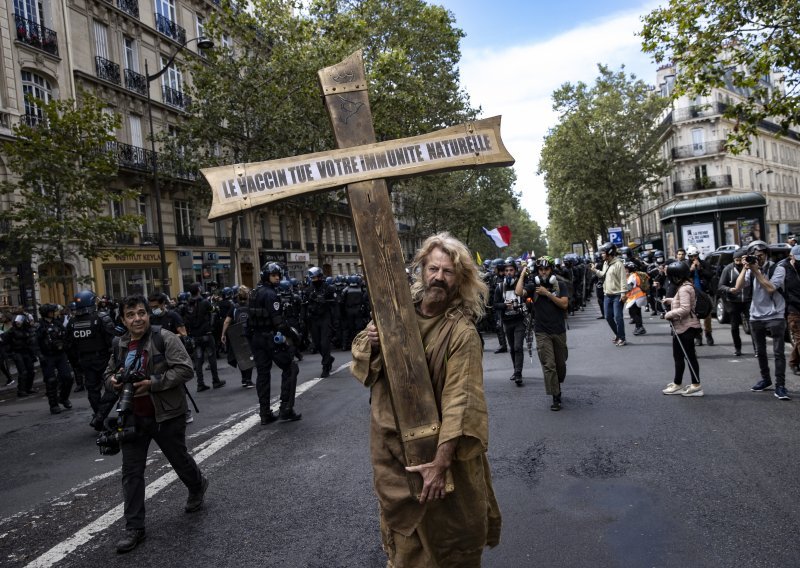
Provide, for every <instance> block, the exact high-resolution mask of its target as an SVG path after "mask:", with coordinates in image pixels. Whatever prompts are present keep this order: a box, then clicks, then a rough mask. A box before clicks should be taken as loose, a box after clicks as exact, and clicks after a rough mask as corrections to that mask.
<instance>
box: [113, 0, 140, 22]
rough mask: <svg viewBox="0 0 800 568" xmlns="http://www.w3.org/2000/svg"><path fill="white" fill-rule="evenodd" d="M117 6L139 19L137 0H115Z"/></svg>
mask: <svg viewBox="0 0 800 568" xmlns="http://www.w3.org/2000/svg"><path fill="white" fill-rule="evenodd" d="M117 7H118V8H119V9H120V10H122V11H123V12H125V13H126V14H128V15H130V16H133V17H134V18H136V19H137V20H138V19H139V2H138V0H117Z"/></svg>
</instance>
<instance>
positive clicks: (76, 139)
mask: <svg viewBox="0 0 800 568" xmlns="http://www.w3.org/2000/svg"><path fill="white" fill-rule="evenodd" d="M28 101H29V103H30V104H34V105H36V106H37V107H38V108H39V109H40V110H41V120H38V121H36V122H35V123H34V122H32V121H30V124H29V123H27V122H26V121H22V122H20V123H19V125H17V126H15V127H14V129H13V132H14V136H15V139H14V140H13V141H11V142H6V143H5V144H4V145H3V154H4V155H5V156H6V159H7V165H8V168H9V170H10V171H11V174H12V175H11V176H10V177H9V179H7V180H5V181H3V182H2V183H0V195H4V196H8V197H11V199H10V200H9V205H8V208H7V209H6V210H4V211H2V212H0V222H2V223H3V224H4V226H5V227H7V229H8V232H7V239H8V241H9V242H10V243H14V244H16V245H17V246H15V247H9V248H6V249H4V250H3V251H2V252H0V254H1V255H2V256H1V257H0V259H2V260H0V261H2V262H3V263H4V264H5V263H8V264H12V263H16V262H20V261H22V260H26V259H31V258H32V259H34V260H35V261H36V262H37V263H38V265H39V266H43V265H49V266H59V267H62V268H63V270H62V271H61V272H60V273H59V274H52V273H48V274H41V280H42V282H43V283H45V284H56V283H59V284H61V285H62V286H63V289H64V294H65V297H64V302H65V303H67V302H69V298H68V297H66V293H67V278H68V273H67V272H66V270H67V264H68V263H75V264H77V262H78V261H79V260H80V259H87V260H89V261H91V260H93V259H95V258H98V257H101V258H107V257H108V256H110V255H111V254H112V253H114V252H119V250H120V249H115V248H114V247H113V246H112V247H109V246H108V244H109V243H116V242H118V241H119V239H118V238H117V236H118V235H120V234H125V233H130V232H133V231H135V230H136V229H137V227H138V226H139V225H140V224H141V222H142V220H141V218H140V217H137V216H131V215H120V216H114V215H112V214H110V213H109V212H108V211H107V207H108V205H109V203H120V202H122V201H124V200H126V199H133V198H135V196H136V194H137V192H136V191H135V190H124V191H123V190H115V189H113V188H112V182H113V181H114V179H115V178H116V175H117V157H116V155H115V154H114V153H113V152H112V151H110V149H111V148H112V147H113V144H114V143H115V136H114V129H115V128H118V127H119V117H118V116H116V115H110V114H106V113H104V112H103V107H104V105H103V103H102V102H100V101H98V100H97V99H95V98H94V97H92V96H89V95H85V96H84V97H83V100H82V101H81V103H80V104H79V105H76V102H75V101H74V100H53V101H50V102H48V103H45V102H44V101H42V100H39V99H34V98H29V99H28ZM90 280H91V277H89V276H86V277H84V280H83V282H84V283H88V281H90Z"/></svg>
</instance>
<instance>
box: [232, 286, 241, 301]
mask: <svg viewBox="0 0 800 568" xmlns="http://www.w3.org/2000/svg"><path fill="white" fill-rule="evenodd" d="M231 296H233V297H234V298H235V297H237V296H239V285H238V284H234V285H233V286H231Z"/></svg>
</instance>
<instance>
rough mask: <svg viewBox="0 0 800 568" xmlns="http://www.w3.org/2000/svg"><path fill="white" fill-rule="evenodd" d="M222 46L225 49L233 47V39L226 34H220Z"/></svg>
mask: <svg viewBox="0 0 800 568" xmlns="http://www.w3.org/2000/svg"><path fill="white" fill-rule="evenodd" d="M222 47H223V48H225V49H233V40H232V39H231V36H229V35H228V34H222Z"/></svg>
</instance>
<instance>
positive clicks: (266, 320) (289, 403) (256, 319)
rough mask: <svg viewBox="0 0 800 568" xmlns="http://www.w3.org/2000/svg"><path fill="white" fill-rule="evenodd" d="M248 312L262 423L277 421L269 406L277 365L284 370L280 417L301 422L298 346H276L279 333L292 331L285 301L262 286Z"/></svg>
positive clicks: (273, 289)
mask: <svg viewBox="0 0 800 568" xmlns="http://www.w3.org/2000/svg"><path fill="white" fill-rule="evenodd" d="M248 311H249V315H248V318H247V336H248V339H249V341H250V349H251V350H252V352H253V358H254V359H255V364H256V372H257V378H256V393H257V394H258V405H259V413H260V415H261V423H262V424H268V423H270V422H273V421H274V420H275V419H276V417H275V415H274V414H273V413H272V410H271V409H270V405H269V399H270V381H271V375H270V369H271V368H272V363H273V362H275V364H276V365H277V366H278V367H279V368H280V369H281V405H280V414H279V418H281V419H282V420H299V419H300V414H297V413H295V411H294V397H295V392H296V390H297V374H298V373H299V371H300V369H299V367H298V366H297V363H296V362H295V361H294V353H293V350H294V347H293V346H292V345H290V344H288V343H282V344H276V343H275V335H276V333H277V332H280V333H281V334H282V335H283V336H284V337H285V335H286V333H285V332H286V331H288V326H287V325H286V322H285V320H284V318H283V313H282V311H281V301H280V298H279V297H278V293H277V291H276V290H275V288H274V287H273V286H272V285H270V284H263V283H262V284H261V285H260V286H259V287H258V288H257V289H256V290H255V292H253V294H252V296H251V298H250V304H249V310H248Z"/></svg>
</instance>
